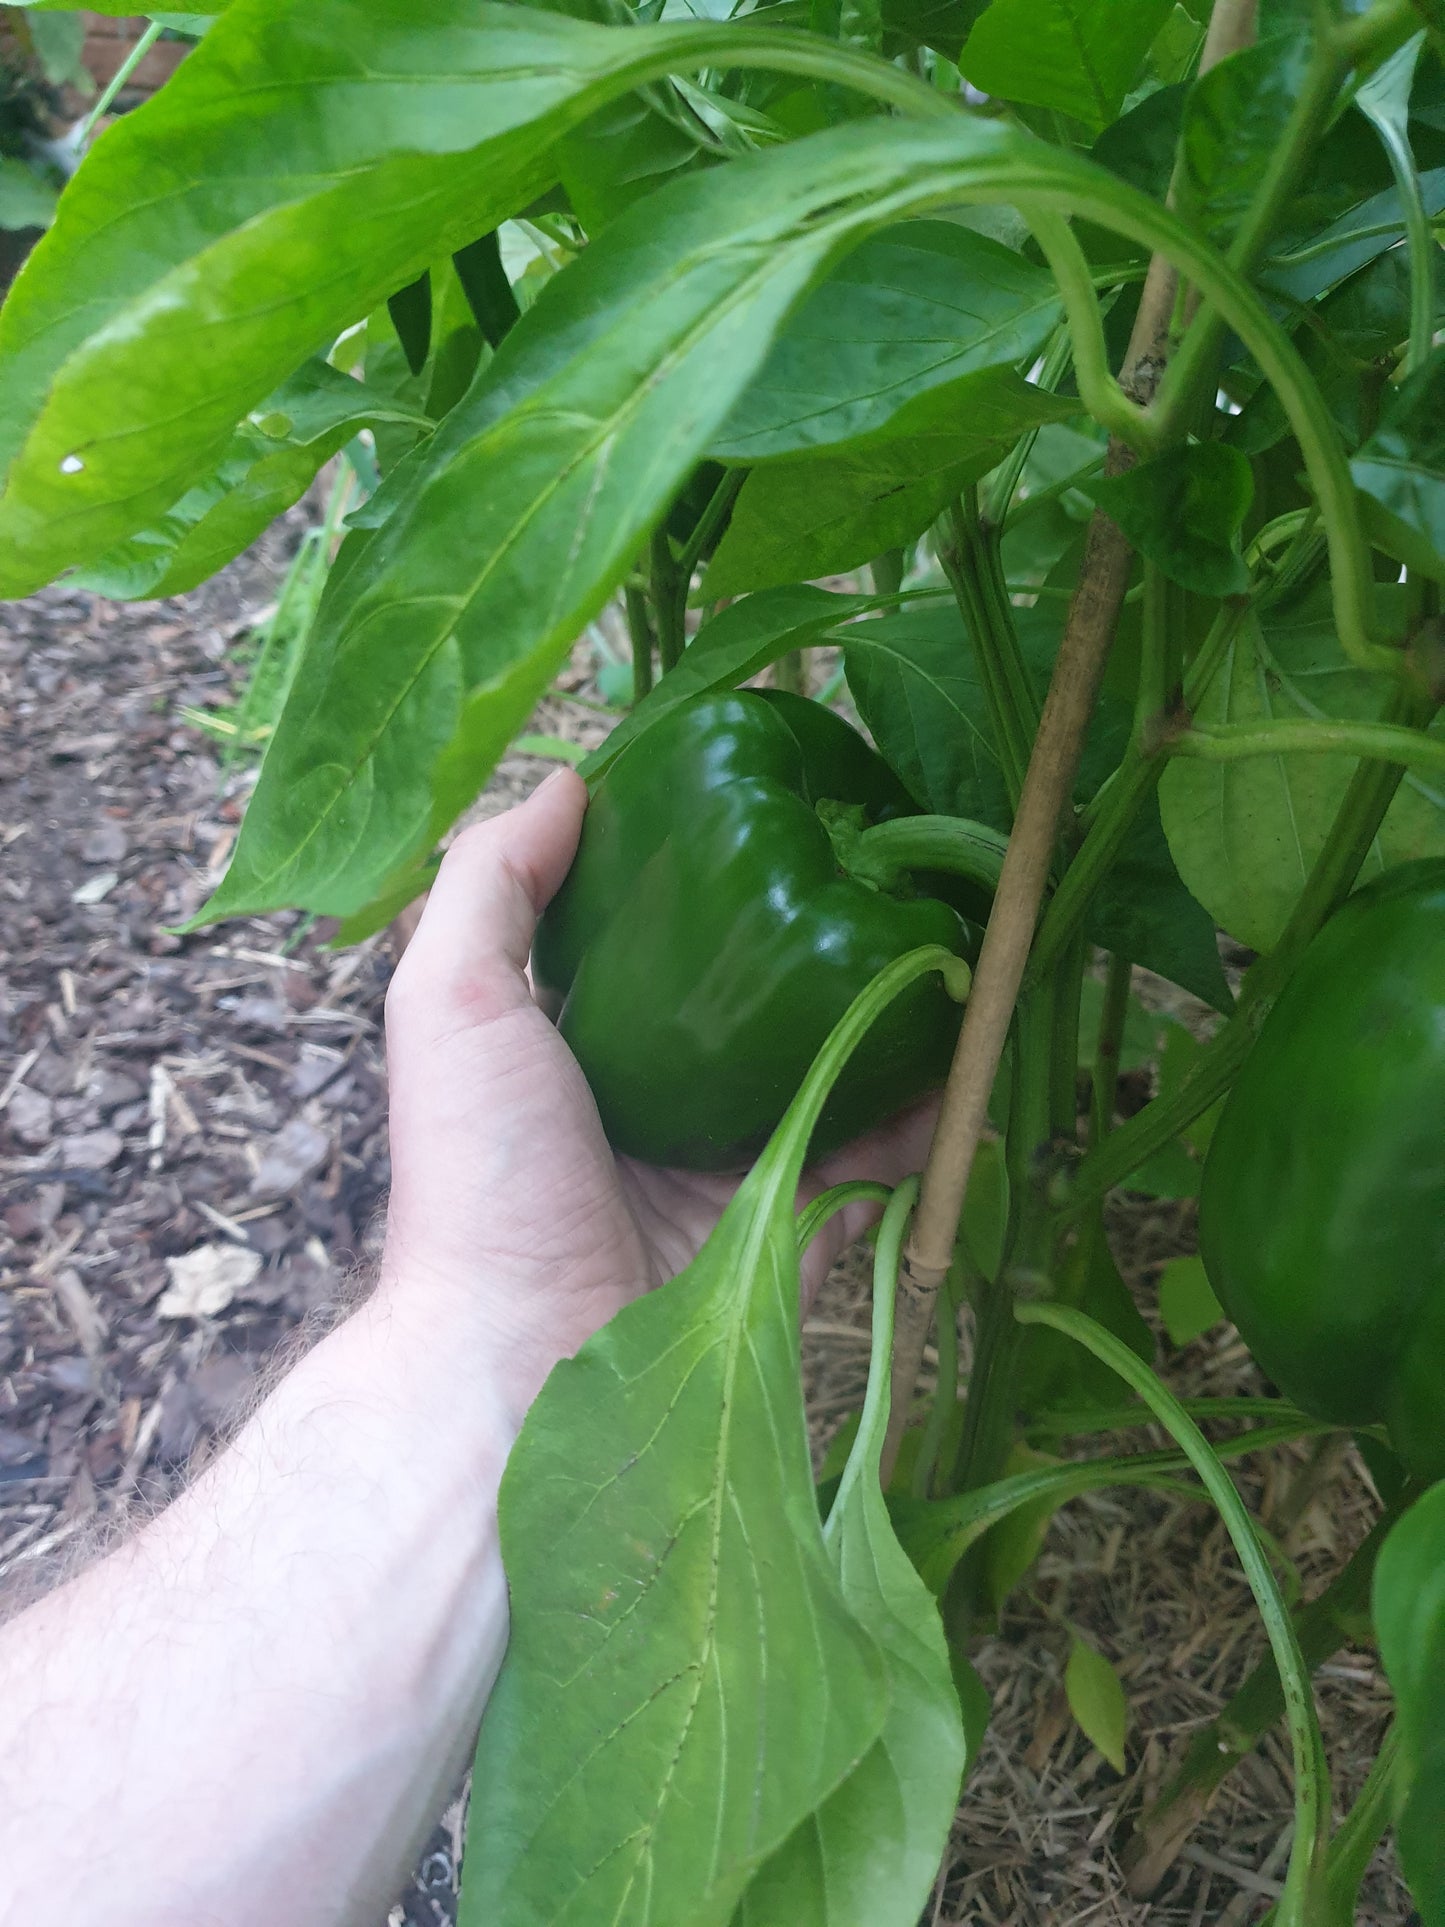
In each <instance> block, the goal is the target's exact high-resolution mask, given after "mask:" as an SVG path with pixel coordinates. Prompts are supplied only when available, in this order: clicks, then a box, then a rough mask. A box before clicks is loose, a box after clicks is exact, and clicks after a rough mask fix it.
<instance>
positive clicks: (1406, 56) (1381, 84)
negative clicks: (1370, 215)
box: [1355, 27, 1435, 375]
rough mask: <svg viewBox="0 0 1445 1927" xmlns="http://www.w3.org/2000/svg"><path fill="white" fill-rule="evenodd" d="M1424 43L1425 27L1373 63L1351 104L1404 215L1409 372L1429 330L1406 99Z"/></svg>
mask: <svg viewBox="0 0 1445 1927" xmlns="http://www.w3.org/2000/svg"><path fill="white" fill-rule="evenodd" d="M1424 42H1425V30H1424V28H1423V27H1422V28H1421V30H1420V31H1419V33H1417V34H1414V35H1412V36H1411V38H1410V39H1409V40H1408V41H1406V43H1405V45H1404V46H1403V47H1401V48H1400V49H1399V51H1398V52H1396V53H1394V54H1392V55H1391V57H1390V58H1389V60H1387V61H1386V62H1385V63H1384V65H1383V66H1381V67H1378V68H1377V69H1376V70H1375V72H1374V73H1373V74H1371V75H1370V78H1369V79H1368V80H1367V81H1366V82H1365V84H1364V85H1363V86H1362V87H1361V88H1360V90H1359V92H1358V93H1357V94H1356V96H1355V104H1356V105H1357V106H1358V108H1359V109H1360V112H1361V113H1362V114H1364V116H1365V117H1366V119H1367V120H1368V121H1369V123H1370V125H1371V126H1372V127H1373V128H1374V130H1375V132H1376V133H1377V134H1378V135H1379V137H1380V145H1381V146H1382V147H1383V148H1384V150H1385V158H1386V159H1387V160H1388V161H1389V163H1390V172H1391V173H1392V174H1393V175H1394V177H1395V188H1396V191H1397V192H1398V194H1399V196H1400V210H1401V213H1402V214H1403V215H1404V217H1405V247H1406V251H1407V253H1408V255H1409V261H1410V341H1409V347H1408V348H1407V350H1406V353H1405V373H1406V374H1407V375H1413V374H1414V373H1415V371H1416V370H1417V369H1419V368H1423V367H1424V365H1425V363H1426V361H1427V360H1428V359H1429V357H1430V350H1431V347H1432V346H1433V344H1434V335H1435V239H1434V235H1433V234H1432V232H1431V228H1430V216H1429V214H1428V213H1427V212H1426V210H1425V197H1424V196H1423V194H1422V193H1421V192H1420V177H1419V175H1418V174H1417V173H1416V171H1415V156H1414V154H1413V153H1412V152H1411V149H1410V134H1409V98H1410V85H1411V82H1412V81H1413V79H1414V75H1415V63H1416V61H1417V60H1418V58H1419V55H1420V49H1421V47H1422V46H1423V45H1424Z"/></svg>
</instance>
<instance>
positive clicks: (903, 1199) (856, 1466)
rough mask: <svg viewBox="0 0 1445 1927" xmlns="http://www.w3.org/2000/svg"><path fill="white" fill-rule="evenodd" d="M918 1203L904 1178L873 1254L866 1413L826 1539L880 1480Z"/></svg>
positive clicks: (912, 1183)
mask: <svg viewBox="0 0 1445 1927" xmlns="http://www.w3.org/2000/svg"><path fill="white" fill-rule="evenodd" d="M917 1197H918V1179H917V1178H905V1179H904V1180H903V1182H902V1184H900V1185H899V1187H898V1189H897V1190H896V1191H895V1192H894V1193H893V1196H892V1197H891V1198H890V1199H889V1200H888V1207H887V1209H886V1210H885V1211H884V1213H883V1222H882V1224H880V1225H879V1227H878V1243H877V1245H876V1246H875V1247H874V1251H873V1345H872V1363H871V1365H870V1367H869V1371H868V1390H867V1391H866V1392H865V1393H864V1394H863V1410H862V1411H861V1412H860V1413H859V1415H858V1436H857V1439H856V1440H855V1441H854V1445H853V1450H852V1451H851V1452H850V1453H849V1454H848V1463H847V1464H846V1465H845V1466H844V1467H843V1476H842V1478H841V1479H840V1480H839V1481H838V1490H837V1492H836V1493H835V1494H834V1498H833V1505H832V1509H831V1511H830V1512H829V1514H828V1523H827V1524H826V1525H825V1526H824V1527H823V1537H824V1538H825V1539H826V1538H827V1537H828V1536H829V1535H830V1533H831V1532H832V1530H833V1529H834V1522H835V1521H836V1520H839V1519H842V1518H845V1517H846V1516H847V1508H846V1505H845V1500H846V1499H847V1496H848V1493H849V1491H850V1490H851V1489H852V1488H853V1487H854V1486H856V1485H857V1483H858V1481H859V1480H860V1479H865V1478H871V1479H872V1480H873V1481H874V1483H875V1485H876V1483H877V1480H878V1461H879V1454H880V1452H881V1451H882V1447H883V1434H884V1432H885V1430H886V1428H887V1424H888V1399H889V1393H890V1389H891V1385H890V1378H891V1374H890V1373H889V1370H888V1359H889V1356H890V1354H891V1352H892V1350H893V1303H894V1298H895V1296H896V1294H897V1288H898V1267H899V1264H900V1263H901V1262H902V1258H903V1239H904V1236H905V1234H906V1233H907V1230H908V1219H909V1215H910V1213H911V1212H912V1210H913V1206H914V1203H915V1202H916V1200H917Z"/></svg>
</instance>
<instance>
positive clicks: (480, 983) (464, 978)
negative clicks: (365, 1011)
mask: <svg viewBox="0 0 1445 1927" xmlns="http://www.w3.org/2000/svg"><path fill="white" fill-rule="evenodd" d="M586 809H587V786H586V784H585V783H584V782H583V781H582V779H581V777H580V776H578V775H577V774H576V773H575V771H573V770H570V769H562V770H554V771H553V773H552V775H550V776H549V777H548V778H547V780H546V781H545V782H544V783H543V784H542V785H541V786H540V787H539V788H538V789H536V790H534V791H533V792H532V794H531V796H529V797H528V798H527V800H526V802H525V803H522V804H520V805H519V806H518V807H517V808H516V809H512V810H508V811H506V812H505V814H503V815H501V816H494V817H492V818H491V819H490V820H489V821H488V822H485V823H477V824H474V825H473V826H472V827H471V828H470V829H467V830H463V831H462V833H461V835H460V836H459V837H458V838H457V840H456V841H455V843H453V844H452V846H451V848H450V849H449V850H448V851H447V853H446V856H445V857H444V858H443V859H442V866H441V869H440V870H439V871H438V872H437V878H436V882H435V883H434V884H433V885H432V887H431V892H430V894H429V895H428V897H427V900H426V908H425V909H424V910H423V912H422V917H421V922H420V923H419V924H418V925H417V930H416V935H415V936H414V937H413V938H412V940H411V942H410V943H409V944H408V945H407V948H406V952H405V955H404V956H403V958H402V960H401V962H400V964H399V965H398V966H397V969H396V974H395V976H394V977H393V978H392V985H391V991H390V993H389V995H388V998H387V1015H388V1018H389V1019H394V1018H395V1016H396V1015H398V1014H401V1015H403V1016H406V1015H409V1014H410V1012H411V1011H412V1010H413V1009H415V1010H416V1011H417V1013H418V1015H422V1016H430V1017H431V1018H440V1019H442V1021H443V1022H445V1023H448V1024H451V1023H454V1022H455V1021H456V1019H457V1018H458V1017H459V1016H460V1017H462V1018H463V1019H464V1020H465V1021H467V1022H471V1023H487V1022H489V1021H490V1020H491V1019H492V1018H494V1017H497V1016H500V1015H502V1013H503V1012H505V1011H508V1010H512V1009H515V1008H516V1007H517V1006H518V1005H522V1004H527V1003H530V1001H531V993H530V991H529V990H528V987H527V979H526V974H525V972H526V964H527V957H528V954H529V952H530V951H531V947H532V935H533V932H534V931H535V929H536V926H537V918H538V917H539V915H540V914H541V912H542V911H543V910H544V909H545V908H546V907H547V905H548V903H550V902H551V900H552V898H553V896H555V894H556V892H557V890H558V889H559V887H560V886H561V883H562V879H563V878H564V877H565V876H566V874H567V871H568V869H569V867H570V866H571V862H572V858H573V857H574V856H575V854H576V851H577V839H578V837H579V836H580V835H581V832H582V818H583V816H584V814H585V812H586Z"/></svg>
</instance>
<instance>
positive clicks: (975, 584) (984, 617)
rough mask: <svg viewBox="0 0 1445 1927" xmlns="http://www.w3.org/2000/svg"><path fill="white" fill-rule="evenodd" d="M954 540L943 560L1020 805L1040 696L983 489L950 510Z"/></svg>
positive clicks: (941, 551) (943, 546)
mask: <svg viewBox="0 0 1445 1927" xmlns="http://www.w3.org/2000/svg"><path fill="white" fill-rule="evenodd" d="M948 528H949V539H948V540H947V541H945V542H940V543H939V544H938V560H939V563H940V565H941V566H942V569H943V572H944V574H945V575H946V576H947V577H948V580H949V584H950V586H951V587H952V589H953V592H954V595H955V597H956V598H957V600H958V607H959V613H960V614H961V615H962V617H963V621H964V627H965V628H966V629H967V631H968V638H969V642H970V644H971V645H972V648H973V653H974V659H975V661H976V662H977V664H978V669H979V677H980V679H981V681H982V683H983V688H984V695H985V697H986V698H987V701H988V707H989V721H990V724H991V726H992V731H993V739H994V741H995V743H996V744H997V745H998V749H999V761H1000V763H1001V764H1002V766H1003V774H1004V785H1005V787H1006V789H1007V790H1008V793H1009V801H1010V802H1011V803H1012V804H1013V805H1014V806H1015V807H1017V805H1018V799H1019V793H1020V791H1021V790H1022V788H1023V780H1024V771H1025V770H1026V769H1027V768H1028V761H1029V747H1030V745H1031V744H1032V742H1033V740H1034V732H1035V730H1036V729H1037V728H1038V717H1039V711H1038V700H1037V698H1036V697H1035V695H1034V690H1033V684H1032V683H1031V682H1030V680H1029V674H1028V670H1027V668H1026V667H1025V665H1024V660H1023V657H1022V655H1021V654H1020V652H1019V644H1018V633H1017V631H1016V630H1015V628H1014V621H1013V609H1012V606H1011V604H1010V603H1009V600H1008V593H1007V591H1006V590H1005V589H1003V587H1002V586H1001V578H1000V576H999V574H998V572H997V570H996V568H995V558H994V557H993V556H992V555H991V554H990V549H991V547H992V546H993V538H992V536H991V535H990V534H988V533H986V532H985V531H984V529H983V527H982V526H981V523H980V519H979V508H978V490H977V489H976V488H974V487H969V488H968V489H966V490H965V491H964V494H963V497H962V499H961V500H960V501H958V502H955V503H954V504H953V505H952V507H951V508H950V509H949V511H948Z"/></svg>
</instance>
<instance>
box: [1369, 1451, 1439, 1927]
mask: <svg viewBox="0 0 1445 1927" xmlns="http://www.w3.org/2000/svg"><path fill="white" fill-rule="evenodd" d="M1374 1615H1375V1630H1376V1633H1377V1634H1378V1636H1379V1641H1380V1658H1381V1660H1382V1661H1383V1662H1384V1667H1385V1672H1386V1674H1387V1675H1388V1676H1389V1681H1390V1689H1391V1691H1392V1692H1393V1693H1394V1695H1395V1704H1396V1707H1397V1708H1398V1714H1397V1726H1398V1730H1399V1736H1400V1752H1399V1759H1398V1765H1397V1771H1396V1777H1395V1801H1396V1806H1395V1846H1396V1850H1397V1852H1398V1853H1399V1856H1400V1865H1401V1867H1402V1868H1403V1869H1404V1873H1405V1878H1406V1879H1407V1880H1408V1881H1409V1883H1410V1891H1411V1893H1412V1894H1413V1895H1414V1898H1415V1904H1416V1906H1417V1907H1418V1908H1419V1910H1420V1918H1421V1920H1422V1921H1423V1922H1424V1927H1445V1828H1442V1827H1441V1825H1440V1815H1441V1813H1442V1811H1445V1721H1442V1720H1441V1717H1440V1693H1441V1680H1442V1679H1445V1485H1436V1486H1432V1487H1431V1488H1430V1490H1429V1491H1428V1492H1427V1493H1425V1495H1424V1497H1423V1498H1421V1499H1419V1500H1417V1501H1416V1503H1415V1504H1414V1505H1413V1506H1411V1508H1410V1510H1409V1511H1408V1512H1407V1513H1406V1514H1405V1516H1404V1518H1403V1519H1401V1520H1400V1521H1399V1522H1398V1524H1397V1525H1395V1526H1394V1527H1393V1528H1392V1530H1391V1532H1390V1535H1389V1537H1388V1538H1387V1539H1386V1541H1385V1543H1384V1545H1383V1546H1382V1547H1381V1548H1380V1556H1379V1559H1378V1561H1377V1562H1376V1565H1375V1583H1374Z"/></svg>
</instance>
